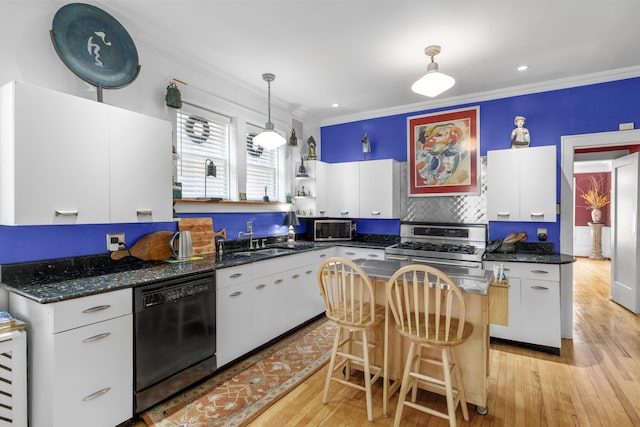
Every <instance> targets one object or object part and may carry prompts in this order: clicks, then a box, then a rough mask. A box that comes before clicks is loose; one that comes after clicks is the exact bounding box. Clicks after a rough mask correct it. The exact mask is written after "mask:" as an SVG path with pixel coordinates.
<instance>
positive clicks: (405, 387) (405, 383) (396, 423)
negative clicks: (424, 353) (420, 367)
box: [393, 341, 416, 427]
mask: <svg viewBox="0 0 640 427" xmlns="http://www.w3.org/2000/svg"><path fill="white" fill-rule="evenodd" d="M415 351H416V343H415V342H413V341H411V344H410V345H409V354H407V361H406V362H405V364H404V372H403V373H402V383H400V394H399V395H398V406H397V407H396V416H395V418H394V420H393V427H400V419H401V418H402V410H403V409H404V400H405V397H406V396H407V393H408V392H409V386H410V384H409V372H410V371H411V366H412V365H413V358H414V355H415Z"/></svg>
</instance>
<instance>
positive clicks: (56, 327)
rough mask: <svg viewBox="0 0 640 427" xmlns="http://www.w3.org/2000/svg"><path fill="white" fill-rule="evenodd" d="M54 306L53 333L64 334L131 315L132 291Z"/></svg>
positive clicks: (75, 300)
mask: <svg viewBox="0 0 640 427" xmlns="http://www.w3.org/2000/svg"><path fill="white" fill-rule="evenodd" d="M52 306H53V332H54V333H57V332H62V331H66V330H69V329H73V328H78V327H80V326H84V325H90V324H92V323H97V322H102V321H103V320H107V319H113V318H115V317H120V316H123V315H125V314H131V307H132V296H131V289H121V290H119V291H113V292H106V293H103V294H98V295H91V296H88V297H83V298H76V299H72V300H68V301H62V302H57V303H54V304H52Z"/></svg>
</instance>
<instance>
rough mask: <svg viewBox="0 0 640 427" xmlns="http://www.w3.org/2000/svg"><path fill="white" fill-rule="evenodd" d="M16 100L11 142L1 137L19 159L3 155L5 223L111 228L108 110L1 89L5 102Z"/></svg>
mask: <svg viewBox="0 0 640 427" xmlns="http://www.w3.org/2000/svg"><path fill="white" fill-rule="evenodd" d="M11 85H13V89H14V90H15V92H14V93H13V94H11V92H12V86H11ZM12 95H13V96H14V110H13V111H14V114H15V115H14V122H13V123H14V129H13V132H14V134H13V140H10V139H11V137H10V134H9V133H8V132H7V133H3V136H2V145H3V147H4V148H3V150H6V149H7V148H6V145H7V144H8V145H9V146H14V153H13V156H15V157H10V156H6V155H5V154H7V153H8V152H7V151H3V153H2V154H3V155H2V168H1V169H2V170H3V171H2V179H1V180H0V181H1V182H2V204H3V209H2V223H3V224H15V225H37V224H80V223H83V224H86V223H108V222H109V169H108V162H106V161H105V159H107V158H108V155H109V152H108V121H109V116H108V112H107V111H108V108H107V106H105V105H104V104H101V103H98V102H94V101H90V100H87V99H84V98H79V97H75V96H70V95H66V94H63V93H59V92H55V91H51V90H48V89H42V88H38V87H35V86H31V85H27V84H24V83H17V82H14V83H12V84H10V85H7V86H5V87H4V88H3V91H2V96H3V98H5V97H6V96H8V97H9V98H11V96H12ZM3 104H4V105H8V103H7V102H5V99H3ZM3 110H5V109H3ZM7 113H8V114H10V112H9V111H6V110H5V111H3V113H2V114H3V119H2V121H3V123H4V122H5V119H4V117H5V116H4V115H5V114H7ZM7 180H9V182H7ZM11 182H13V185H11Z"/></svg>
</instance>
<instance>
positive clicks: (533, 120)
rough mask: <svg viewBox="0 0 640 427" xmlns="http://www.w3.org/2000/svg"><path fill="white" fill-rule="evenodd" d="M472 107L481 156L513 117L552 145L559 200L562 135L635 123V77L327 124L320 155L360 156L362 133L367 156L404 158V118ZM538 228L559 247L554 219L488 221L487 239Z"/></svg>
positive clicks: (537, 141) (639, 93) (638, 84)
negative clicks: (368, 146) (477, 108)
mask: <svg viewBox="0 0 640 427" xmlns="http://www.w3.org/2000/svg"><path fill="white" fill-rule="evenodd" d="M475 105H479V106H480V154H481V155H482V156H485V155H486V154H487V150H500V149H508V148H510V146H511V142H510V136H511V131H512V130H513V128H514V127H515V126H514V124H513V119H514V117H515V116H516V115H522V116H525V117H526V118H527V122H526V125H525V126H526V127H527V129H528V130H529V132H530V133H531V146H542V145H555V146H556V147H557V149H556V151H557V162H558V164H557V170H558V181H557V197H558V202H559V201H560V177H561V171H560V162H561V147H560V144H561V137H562V136H566V135H576V134H585V133H596V132H609V131H617V130H618V124H620V123H626V122H634V123H640V78H634V79H626V80H620V81H616V82H608V83H600V84H594V85H588V86H582V87H577V88H570V89H562V90H554V91H549V92H542V93H536V94H531V95H522V96H514V97H509V98H503V99H496V100H491V101H484V102H477V103H472V104H461V105H453V106H450V107H446V108H440V109H433V110H423V111H416V112H412V113H407V114H398V115H393V116H387V117H380V118H374V119H368V120H361V121H356V122H350V123H343V124H338V125H332V126H326V127H323V128H322V129H321V140H322V151H321V159H322V160H323V161H325V162H328V163H338V162H346V161H358V160H363V154H362V149H361V144H360V140H361V139H362V137H363V135H364V132H365V131H366V132H367V135H368V137H369V139H370V140H371V146H372V152H371V153H369V154H367V160H374V159H387V158H391V159H395V160H398V161H401V162H404V161H407V117H410V116H415V115H420V114H426V113H433V112H437V111H446V110H453V109H458V108H463V107H468V106H475ZM531 179H535V177H531ZM372 221H375V220H372ZM367 227H371V228H374V227H375V228H376V229H377V230H378V232H380V233H381V234H391V233H392V232H393V231H394V230H395V228H394V227H395V225H392V224H390V223H385V222H382V223H380V224H379V226H377V227H376V226H374V225H373V224H372V223H368V224H367ZM537 227H545V228H547V229H548V233H549V241H550V242H553V243H554V244H555V245H556V248H559V243H560V240H559V239H560V222H559V219H558V220H556V222H555V223H528V222H522V223H514V222H508V223H506V222H497V221H491V222H490V224H489V238H490V239H495V238H501V237H504V236H506V235H507V234H509V233H510V232H511V231H514V230H516V229H517V230H518V231H525V232H526V233H527V236H529V238H528V239H527V240H528V241H536V228H537Z"/></svg>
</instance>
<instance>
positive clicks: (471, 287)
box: [354, 259, 491, 414]
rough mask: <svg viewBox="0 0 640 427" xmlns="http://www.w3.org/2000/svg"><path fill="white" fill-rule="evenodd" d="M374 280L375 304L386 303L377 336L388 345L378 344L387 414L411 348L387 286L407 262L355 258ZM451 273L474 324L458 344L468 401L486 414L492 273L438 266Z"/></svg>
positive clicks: (377, 349)
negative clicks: (390, 307) (392, 310)
mask: <svg viewBox="0 0 640 427" xmlns="http://www.w3.org/2000/svg"><path fill="white" fill-rule="evenodd" d="M354 262H355V263H356V264H358V265H359V266H360V267H362V269H363V270H364V271H365V273H367V275H369V277H370V278H371V279H372V280H373V281H374V284H375V288H376V289H375V291H376V297H375V298H376V303H377V304H382V305H385V307H386V310H385V311H386V314H385V318H386V319H385V324H384V325H383V326H381V328H384V330H379V331H376V333H375V336H376V337H382V336H384V342H385V343H387V345H386V346H377V347H376V354H375V359H374V360H375V362H374V363H376V364H382V365H383V366H384V369H385V372H384V378H385V381H388V383H387V387H385V389H386V390H385V394H386V395H385V396H384V413H385V414H388V413H389V412H388V408H387V405H388V400H389V398H390V396H391V395H392V394H393V393H394V392H395V391H396V390H397V389H399V387H400V379H401V378H402V368H403V366H404V363H405V359H406V355H407V353H408V349H409V342H408V341H406V340H404V339H403V338H402V337H401V335H400V334H399V333H398V332H397V331H396V328H395V325H393V321H392V319H391V317H390V316H391V313H390V312H389V310H388V307H387V305H386V286H387V282H388V280H389V278H390V277H391V276H392V275H393V273H395V272H396V271H397V270H398V269H399V268H401V267H403V266H404V265H406V264H407V263H406V262H402V261H379V260H364V259H359V260H355V261H354ZM436 268H438V269H440V270H441V271H443V272H445V273H446V274H447V275H449V276H450V277H451V278H452V279H453V280H454V281H455V282H456V283H457V284H458V285H459V287H460V289H461V290H462V291H463V292H462V293H463V297H464V302H465V306H466V314H467V322H469V323H470V324H471V325H473V333H472V334H471V336H470V337H469V338H468V339H467V341H466V342H465V343H464V344H462V345H461V346H460V347H458V350H457V352H458V359H459V363H460V365H461V366H460V367H461V370H462V378H463V381H464V385H465V390H466V394H467V402H468V403H472V404H475V405H476V406H477V410H478V413H480V414H486V413H487V410H488V409H487V390H488V376H489V286H490V283H491V273H490V272H489V271H486V270H482V269H474V268H464V267H454V266H447V267H445V266H436Z"/></svg>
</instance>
